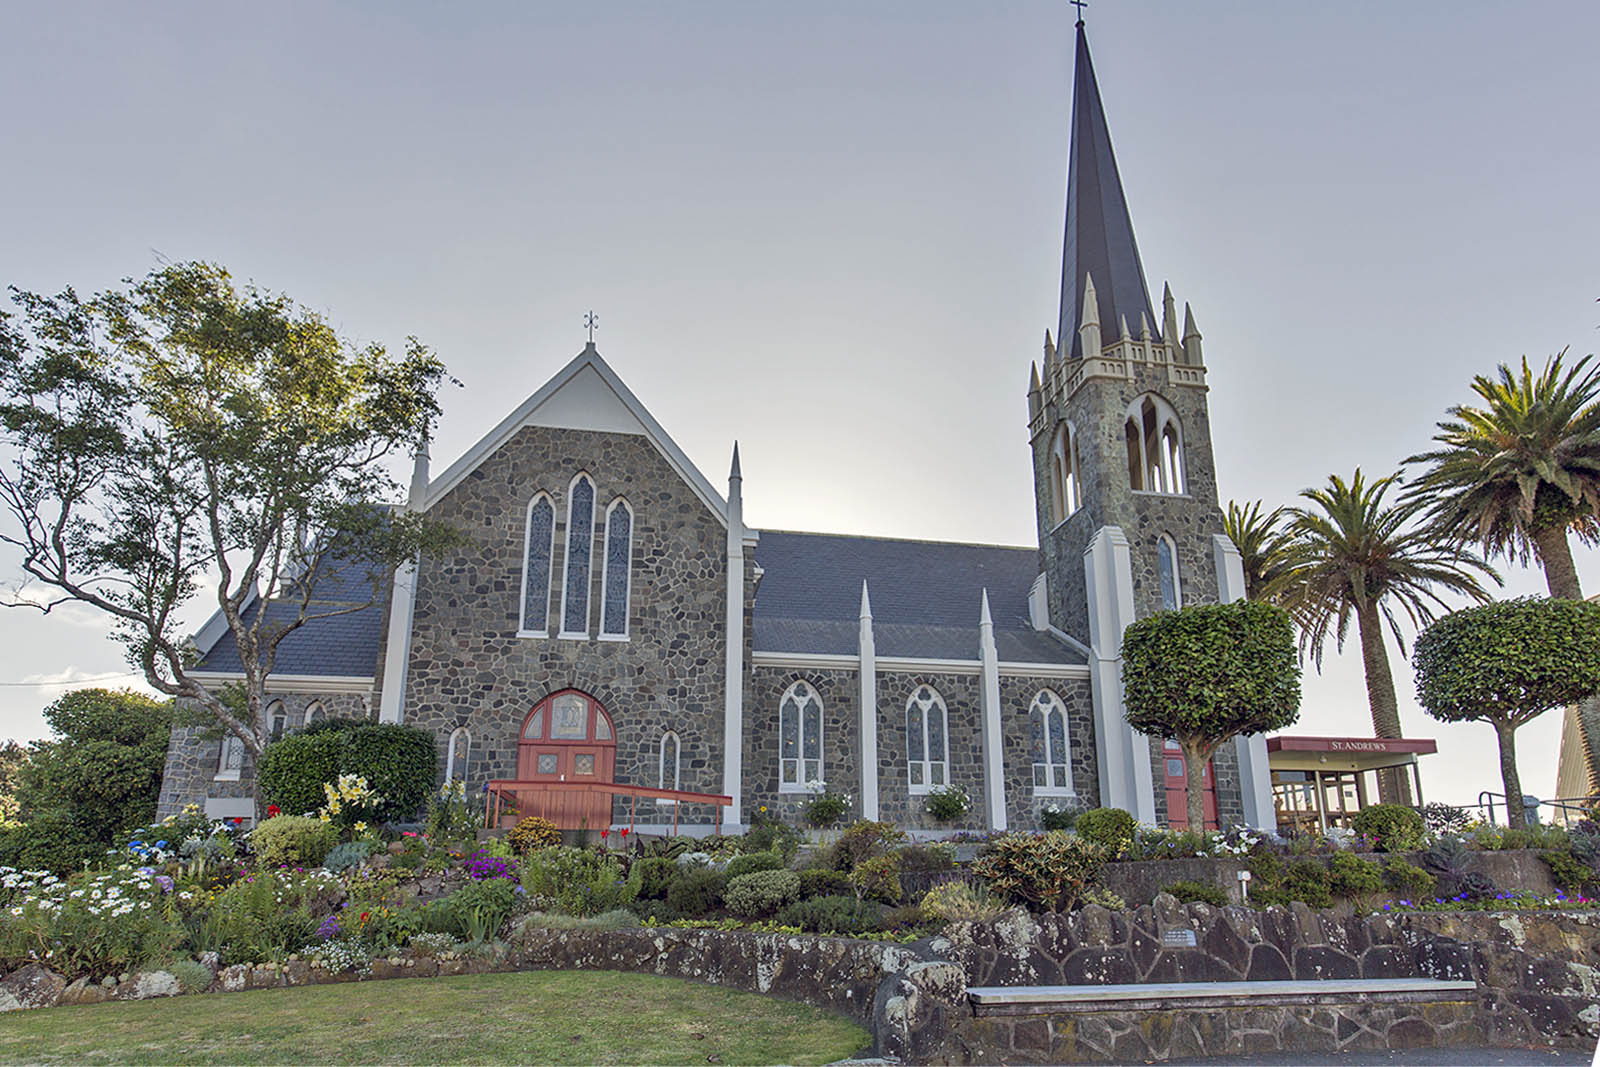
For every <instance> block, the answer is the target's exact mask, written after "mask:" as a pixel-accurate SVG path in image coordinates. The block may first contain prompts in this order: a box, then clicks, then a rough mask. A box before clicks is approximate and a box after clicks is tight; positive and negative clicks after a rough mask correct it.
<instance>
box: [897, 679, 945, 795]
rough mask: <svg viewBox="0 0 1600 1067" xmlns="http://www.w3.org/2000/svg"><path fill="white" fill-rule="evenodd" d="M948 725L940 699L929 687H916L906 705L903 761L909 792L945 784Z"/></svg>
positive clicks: (922, 791) (921, 791) (923, 790)
mask: <svg viewBox="0 0 1600 1067" xmlns="http://www.w3.org/2000/svg"><path fill="white" fill-rule="evenodd" d="M949 726H950V723H949V718H948V715H947V713H946V711H945V706H944V698H943V697H941V696H940V695H939V693H938V691H937V690H936V689H934V688H933V687H932V686H928V685H924V686H919V687H917V689H915V690H914V691H913V692H912V694H911V699H910V700H908V701H907V702H906V762H907V769H908V775H907V780H908V781H909V783H910V785H911V792H913V793H925V792H927V791H928V788H929V787H930V786H942V785H944V784H946V783H947V782H948V781H949V779H950V764H949V759H948V753H947V752H946V751H945V736H946V734H947V733H948V732H949Z"/></svg>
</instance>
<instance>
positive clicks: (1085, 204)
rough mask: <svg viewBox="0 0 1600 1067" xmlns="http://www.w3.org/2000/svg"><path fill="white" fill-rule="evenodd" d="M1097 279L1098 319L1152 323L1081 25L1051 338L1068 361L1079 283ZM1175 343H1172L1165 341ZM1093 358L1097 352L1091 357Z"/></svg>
mask: <svg viewBox="0 0 1600 1067" xmlns="http://www.w3.org/2000/svg"><path fill="white" fill-rule="evenodd" d="M1090 275H1093V276H1094V291H1095V296H1096V298H1097V300H1098V302H1099V312H1100V314H1099V321H1100V322H1101V323H1105V324H1110V325H1111V326H1112V328H1115V324H1117V323H1119V322H1121V321H1123V320H1126V321H1128V322H1139V321H1140V316H1143V317H1144V318H1145V319H1147V320H1149V321H1151V322H1154V321H1156V316H1155V314H1154V312H1153V311H1152V310H1151V307H1150V292H1149V290H1148V289H1147V288H1146V286H1145V281H1144V266H1143V265H1142V264H1141V263H1140V262H1139V248H1138V245H1136V244H1135V243H1134V239H1133V220H1132V219H1131V218H1130V217H1129V216H1128V203H1127V200H1126V199H1125V198H1124V197H1123V195H1122V179H1121V178H1120V177H1119V176H1118V174H1117V160H1116V157H1115V156H1114V155H1113V154H1112V151H1111V134H1110V131H1109V130H1108V129H1107V127H1106V113H1105V108H1104V107H1103V106H1101V103H1100V87H1099V85H1098V84H1097V83H1096V81H1095V77H1094V63H1093V62H1092V61H1091V60H1090V59H1089V39H1088V38H1087V37H1086V36H1085V35H1084V30H1083V23H1082V22H1081V21H1080V22H1079V23H1078V49H1077V58H1076V69H1075V71H1074V76H1073V84H1072V149H1071V155H1070V157H1069V159H1068V161H1067V232H1066V242H1065V249H1064V251H1063V253H1062V259H1061V323H1060V328H1059V329H1058V330H1057V331H1056V337H1057V338H1058V339H1059V341H1060V343H1061V344H1062V345H1063V346H1065V345H1067V344H1070V345H1071V351H1070V355H1071V357H1072V358H1074V359H1076V358H1079V357H1081V356H1083V355H1084V352H1083V340H1082V337H1081V336H1080V334H1079V327H1081V326H1082V325H1083V324H1084V322H1083V314H1082V313H1083V307H1082V305H1081V303H1080V301H1081V300H1082V297H1083V291H1084V283H1085V281H1086V280H1087V278H1088V277H1089V276H1090ZM1162 340H1163V341H1168V342H1173V341H1176V340H1177V339H1176V338H1172V337H1163V338H1162ZM1091 354H1094V355H1098V353H1091Z"/></svg>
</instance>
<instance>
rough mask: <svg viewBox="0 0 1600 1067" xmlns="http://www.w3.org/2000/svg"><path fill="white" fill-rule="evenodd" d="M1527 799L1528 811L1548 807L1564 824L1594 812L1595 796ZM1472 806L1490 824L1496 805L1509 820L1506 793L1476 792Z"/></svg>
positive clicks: (1492, 822)
mask: <svg viewBox="0 0 1600 1067" xmlns="http://www.w3.org/2000/svg"><path fill="white" fill-rule="evenodd" d="M1527 800H1528V801H1530V802H1531V803H1527V804H1526V807H1527V809H1528V810H1529V812H1530V813H1532V812H1536V811H1537V810H1538V809H1539V808H1550V809H1551V810H1553V811H1558V812H1560V813H1561V821H1562V822H1563V823H1564V824H1571V823H1573V822H1576V821H1577V820H1579V819H1587V818H1590V817H1591V816H1592V815H1593V814H1594V810H1595V807H1596V798H1594V797H1551V798H1550V799H1549V800H1539V799H1538V798H1536V797H1528V798H1527ZM1474 806H1475V807H1477V808H1478V809H1479V810H1480V811H1482V812H1483V813H1484V814H1485V815H1486V816H1487V818H1488V821H1489V825H1490V826H1494V825H1495V821H1494V809H1495V808H1496V807H1502V808H1505V809H1506V821H1507V822H1508V823H1509V822H1510V821H1511V809H1510V807H1509V805H1508V804H1507V803H1506V795H1505V794H1504V793H1496V792H1493V791H1491V790H1488V789H1485V790H1483V791H1482V792H1480V793H1479V794H1478V803H1477V804H1476V805H1474Z"/></svg>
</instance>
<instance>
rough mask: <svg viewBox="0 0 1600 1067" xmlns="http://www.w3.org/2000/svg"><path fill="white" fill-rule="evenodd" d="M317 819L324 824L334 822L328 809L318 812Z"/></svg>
mask: <svg viewBox="0 0 1600 1067" xmlns="http://www.w3.org/2000/svg"><path fill="white" fill-rule="evenodd" d="M317 818H319V819H321V820H322V821H323V822H332V821H333V817H332V816H331V815H329V814H328V809H327V808H323V809H322V810H321V811H319V812H317Z"/></svg>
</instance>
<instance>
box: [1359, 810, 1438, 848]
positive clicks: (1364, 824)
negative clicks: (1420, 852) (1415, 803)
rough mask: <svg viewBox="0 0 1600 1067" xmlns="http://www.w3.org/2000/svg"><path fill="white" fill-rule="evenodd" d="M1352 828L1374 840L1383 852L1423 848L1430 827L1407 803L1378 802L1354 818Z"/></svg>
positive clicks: (1374, 843)
mask: <svg viewBox="0 0 1600 1067" xmlns="http://www.w3.org/2000/svg"><path fill="white" fill-rule="evenodd" d="M1350 829H1352V830H1354V831H1355V832H1356V833H1358V834H1361V835H1362V836H1363V837H1369V838H1371V839H1372V847H1373V848H1375V849H1377V850H1378V851H1379V852H1411V851H1413V850H1415V849H1419V848H1421V847H1422V839H1423V835H1424V834H1425V833H1426V831H1427V827H1426V826H1424V825H1423V822H1422V816H1421V815H1419V814H1417V812H1416V810H1415V809H1413V808H1408V807H1406V806H1405V805H1404V804H1374V805H1372V807H1370V808H1363V809H1361V811H1359V812H1357V813H1356V817H1355V818H1354V819H1351V820H1350Z"/></svg>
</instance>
